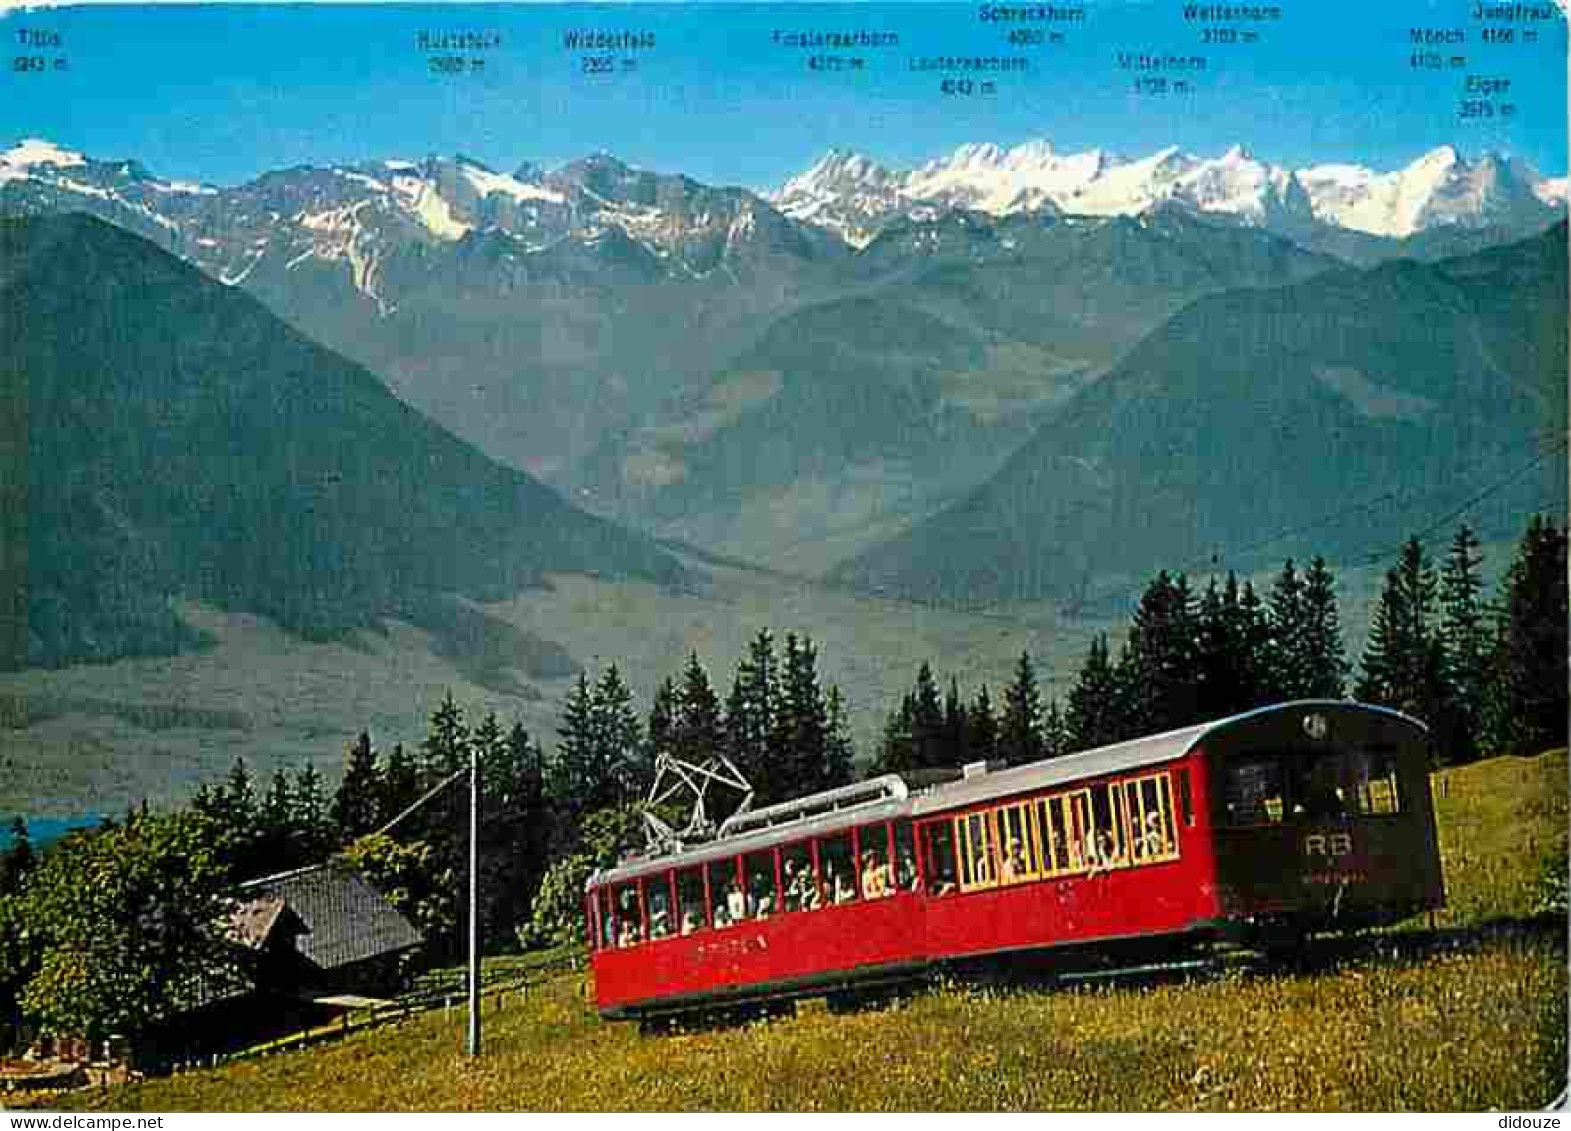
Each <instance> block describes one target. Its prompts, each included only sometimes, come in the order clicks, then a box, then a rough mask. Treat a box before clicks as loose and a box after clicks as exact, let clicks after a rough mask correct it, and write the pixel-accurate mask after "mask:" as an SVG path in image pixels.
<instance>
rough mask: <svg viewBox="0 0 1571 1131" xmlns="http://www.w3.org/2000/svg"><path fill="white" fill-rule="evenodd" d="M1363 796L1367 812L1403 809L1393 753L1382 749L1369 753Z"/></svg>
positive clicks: (1381, 813)
mask: <svg viewBox="0 0 1571 1131" xmlns="http://www.w3.org/2000/svg"><path fill="white" fill-rule="evenodd" d="M1362 798H1363V801H1364V804H1363V807H1362V811H1363V812H1365V813H1371V814H1377V815H1383V814H1387V813H1400V812H1401V811H1402V803H1401V798H1400V796H1399V794H1398V793H1397V787H1396V759H1395V758H1394V757H1393V756H1392V755H1391V754H1389V753H1387V752H1384V751H1380V752H1376V753H1373V754H1370V755H1369V760H1368V764H1367V769H1366V770H1365V774H1364V788H1363V790H1362Z"/></svg>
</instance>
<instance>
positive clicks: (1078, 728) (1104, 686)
mask: <svg viewBox="0 0 1571 1131" xmlns="http://www.w3.org/2000/svg"><path fill="white" fill-rule="evenodd" d="M1120 698H1121V697H1120V694H1119V683H1118V675H1117V673H1116V672H1115V671H1114V670H1113V664H1112V661H1111V660H1110V659H1109V657H1108V654H1107V637H1106V636H1105V635H1098V636H1096V637H1095V638H1094V639H1093V640H1092V641H1091V647H1090V650H1089V651H1088V652H1087V653H1086V661H1085V663H1084V664H1083V665H1081V668H1080V671H1079V673H1078V674H1077V675H1076V676H1075V683H1074V686H1073V687H1071V688H1070V690H1069V705H1068V708H1067V709H1066V710H1065V712H1064V722H1065V724H1066V729H1067V730H1068V732H1069V743H1070V746H1071V748H1072V749H1075V750H1090V749H1092V748H1094V747H1097V746H1105V745H1107V744H1108V743H1110V742H1116V741H1118V739H1119V738H1120V737H1121V734H1120V731H1121V730H1122V727H1121V726H1120V723H1119V720H1118V713H1119V710H1120V706H1121V704H1120Z"/></svg>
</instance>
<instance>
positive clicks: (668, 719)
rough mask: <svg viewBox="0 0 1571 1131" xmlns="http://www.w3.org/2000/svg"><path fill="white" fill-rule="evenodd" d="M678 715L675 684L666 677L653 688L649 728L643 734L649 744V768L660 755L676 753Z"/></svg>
mask: <svg viewBox="0 0 1571 1131" xmlns="http://www.w3.org/2000/svg"><path fill="white" fill-rule="evenodd" d="M680 714H681V710H680V708H679V707H678V705H677V694H676V682H675V681H674V680H672V678H671V677H670V676H666V678H665V679H662V680H661V681H660V685H659V686H658V687H656V688H655V698H654V702H653V703H651V704H650V706H649V726H648V729H647V731H646V732H645V733H646V738H647V741H648V743H649V764H650V766H651V767H653V766H654V764H655V759H657V758H658V757H659V756H660V755H662V754H675V753H676V728H677V720H678V718H679V716H680Z"/></svg>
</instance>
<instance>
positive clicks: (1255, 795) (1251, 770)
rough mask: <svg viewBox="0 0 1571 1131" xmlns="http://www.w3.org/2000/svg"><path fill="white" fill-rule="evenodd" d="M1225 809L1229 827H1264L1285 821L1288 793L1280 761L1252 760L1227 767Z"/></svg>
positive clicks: (1267, 759) (1223, 790)
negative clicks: (1285, 795)
mask: <svg viewBox="0 0 1571 1131" xmlns="http://www.w3.org/2000/svg"><path fill="white" fill-rule="evenodd" d="M1222 805H1223V809H1224V813H1225V815H1226V818H1227V822H1228V824H1232V825H1264V824H1275V823H1278V822H1280V821H1281V820H1282V816H1283V810H1284V808H1285V806H1284V789H1283V785H1282V763H1281V760H1280V759H1278V758H1249V759H1243V758H1241V759H1239V760H1237V761H1233V762H1227V763H1225V768H1224V770H1223V773H1222Z"/></svg>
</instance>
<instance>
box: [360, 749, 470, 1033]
mask: <svg viewBox="0 0 1571 1131" xmlns="http://www.w3.org/2000/svg"><path fill="white" fill-rule="evenodd" d="M463 776H464V771H463V770H459V771H458V772H456V773H454V774H452V775H450V776H448V777H446V778H443V779H442V780H441V781H439V782H437V783H436V784H435V785H434V786H432V787H431V788H430V789H428V790H426V792H425V793H424V794H423V795H422V796H421V797H420V798H419V799H418V800H417V801H415V803H414V804H412V805H410V806H409V807H408V808H407V809H405V810H404V811H403V812H402V813H400V814H398V816H396V817H394V818H393V819H392V820H391V821H389V822H387V824H385V825H383V826H382V827H381V828H379V829H377V830H376V831H377V833H379V834H380V833H385V832H387V831H389V830H390V829H391V828H392V827H393V826H394V825H396V824H398V823H399V822H400V821H402V820H403V819H404V818H405V817H407V816H409V814H411V813H413V812H414V811H415V810H416V809H418V808H420V806H422V805H424V804H425V803H426V802H427V801H430V800H431V798H433V797H435V796H436V795H437V794H439V793H441V792H442V791H443V790H444V789H446V788H447V787H448V786H450V785H452V784H453V783H454V782H456V781H457V780H458V779H459V778H461V777H463ZM465 980H466V981H467V982H468V989H469V1033H468V1037H467V1039H466V1040H465V1042H464V1051H465V1052H466V1053H468V1054H469V1055H470V1056H479V1055H480V754H479V752H478V751H477V750H476V749H475V747H474V746H473V745H471V746H470V748H469V970H468V976H467V978H466V979H465Z"/></svg>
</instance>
